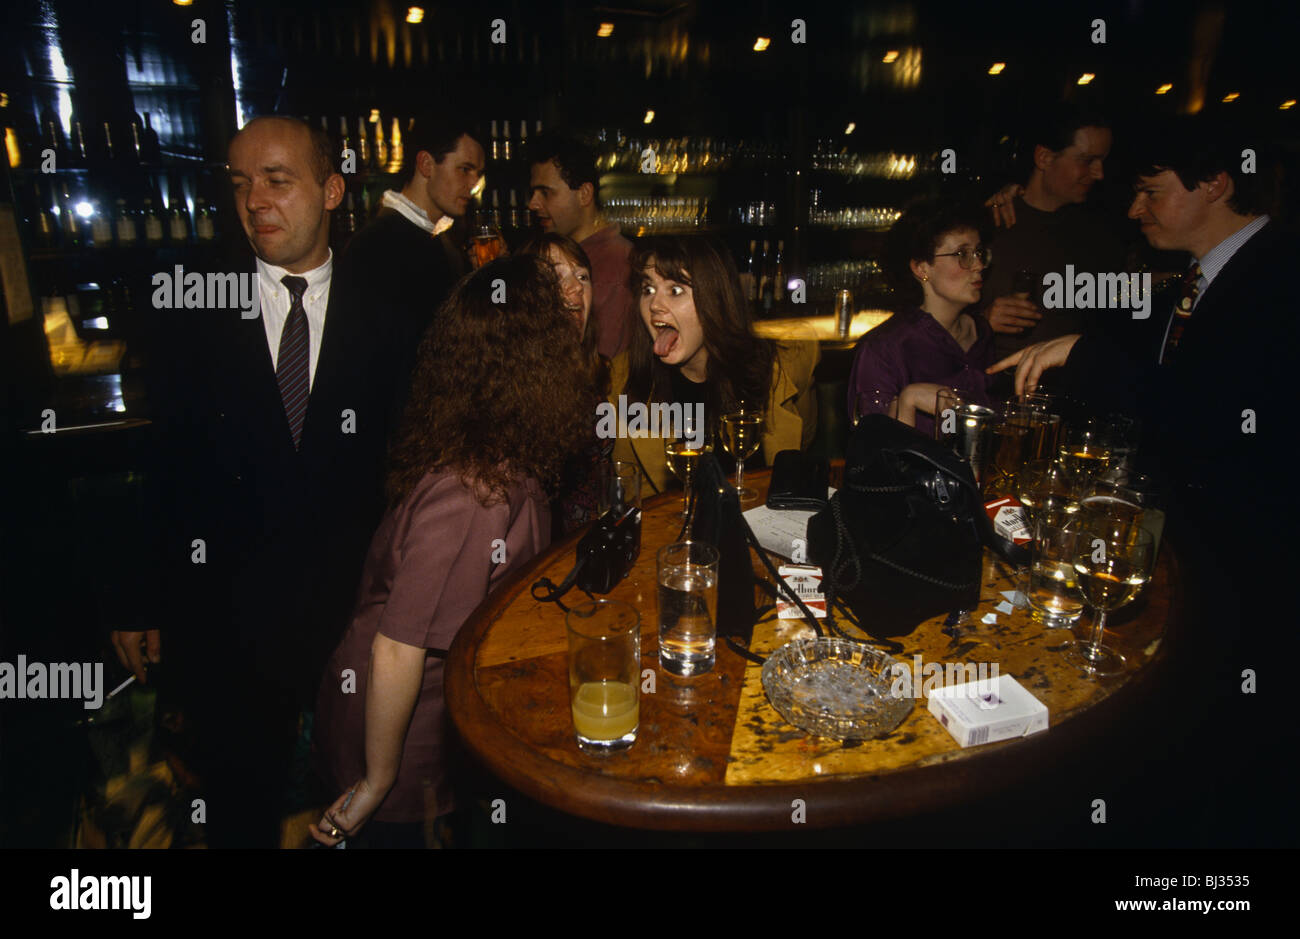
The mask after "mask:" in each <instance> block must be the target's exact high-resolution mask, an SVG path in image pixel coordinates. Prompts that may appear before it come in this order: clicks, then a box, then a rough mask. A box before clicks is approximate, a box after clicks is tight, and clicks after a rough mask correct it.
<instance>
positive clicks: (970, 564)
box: [808, 414, 1024, 637]
mask: <svg viewBox="0 0 1300 939" xmlns="http://www.w3.org/2000/svg"><path fill="white" fill-rule="evenodd" d="M985 545H990V546H992V547H994V548H995V549H997V550H999V551H1000V552H1002V553H1004V554H1006V555H1008V559H1009V560H1012V561H1013V562H1016V563H1020V562H1023V559H1024V555H1023V553H1021V552H1019V551H1013V550H1012V549H1011V548H1010V545H1009V544H1008V543H1007V542H1005V541H1004V540H1002V539H998V538H997V537H996V536H995V534H994V531H993V525H992V523H991V522H990V520H989V518H988V516H987V515H986V514H985V512H984V505H983V502H982V501H981V499H980V493H979V488H978V487H977V486H976V485H975V478H974V476H973V475H972V474H971V470H970V467H969V466H967V465H966V463H965V462H963V461H962V460H961V459H960V458H959V457H958V456H957V455H956V454H955V453H953V452H952V451H951V450H950V449H948V448H947V447H945V446H944V445H943V444H941V443H939V442H937V441H934V440H931V439H929V438H928V437H926V436H924V435H923V434H921V433H918V432H917V431H916V430H914V429H913V428H911V427H908V426H906V425H905V424H901V423H899V422H898V421H896V420H894V419H893V418H890V417H887V416H886V415H883V414H871V415H868V416H866V417H865V418H863V420H862V422H861V423H860V424H858V426H857V427H856V428H855V429H854V431H853V433H852V435H851V436H850V438H849V443H848V448H847V451H846V453H845V466H844V485H843V486H842V487H841V488H840V489H839V490H838V491H837V492H836V493H835V495H834V496H832V497H831V500H830V503H829V504H828V505H827V506H826V508H825V509H823V510H822V511H820V512H818V513H817V514H816V515H814V516H813V517H812V518H811V519H809V520H808V554H809V558H810V560H811V561H812V562H813V563H815V564H819V565H820V566H821V568H822V571H823V574H824V579H823V584H824V585H825V587H826V588H827V592H828V596H827V600H828V605H829V604H830V603H831V602H833V599H840V600H842V601H844V602H846V603H847V604H848V606H849V608H850V609H851V610H852V611H853V613H854V615H855V617H856V619H857V622H858V625H859V626H860V627H861V628H862V629H863V630H864V631H865V632H867V633H868V634H869V635H871V636H874V637H886V636H902V635H906V634H907V633H910V632H911V631H912V630H914V629H915V628H916V627H917V626H919V625H920V624H921V623H923V622H924V621H925V620H927V619H930V618H931V617H933V616H938V615H940V614H944V613H954V612H956V611H959V610H973V609H974V608H975V607H976V606H977V605H978V604H979V596H980V578H981V574H982V569H983V555H982V549H983V547H984V546H985Z"/></svg>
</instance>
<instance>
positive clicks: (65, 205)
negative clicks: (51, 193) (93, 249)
mask: <svg viewBox="0 0 1300 939" xmlns="http://www.w3.org/2000/svg"><path fill="white" fill-rule="evenodd" d="M59 231H60V232H61V234H62V238H63V250H65V251H70V250H73V249H75V248H80V247H81V245H82V240H83V239H82V237H81V222H80V220H79V219H78V218H77V210H76V206H75V203H74V202H73V200H72V195H71V194H70V193H69V192H68V184H67V183H64V184H63V197H62V199H61V200H60V203H59Z"/></svg>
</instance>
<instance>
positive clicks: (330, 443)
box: [154, 259, 404, 702]
mask: <svg viewBox="0 0 1300 939" xmlns="http://www.w3.org/2000/svg"><path fill="white" fill-rule="evenodd" d="M336 263H337V259H336ZM243 269H244V270H247V271H253V272H255V264H254V263H252V261H251V259H248V260H247V261H246V262H245V266H244V267H243ZM340 274H341V272H340V271H339V269H338V267H337V266H336V267H335V269H334V272H333V277H332V283H331V285H330V293H329V304H328V308H327V313H326V317H325V328H324V333H323V336H322V342H321V347H320V353H319V358H318V363H317V367H316V372H315V378H314V381H313V384H312V388H311V394H310V398H309V401H308V406H307V414H306V419H305V423H304V427H303V436H302V445H301V449H300V450H298V451H295V450H294V446H293V441H292V438H291V436H290V432H289V425H288V421H287V419H286V417H285V414H284V407H283V404H282V403H281V400H280V392H279V388H278V386H277V385H276V381H275V372H274V370H273V368H272V365H271V355H270V351H269V349H268V346H267V340H266V333H265V328H264V326H263V322H262V319H261V317H260V315H259V316H258V317H257V318H255V319H242V318H241V316H240V313H239V311H238V310H219V311H216V310H204V311H188V310H186V311H161V312H160V314H159V323H158V328H157V331H156V333H155V334H156V335H157V336H158V337H159V338H160V339H161V343H160V348H159V349H158V350H156V354H158V353H160V354H161V357H162V358H163V359H164V361H162V362H161V363H158V364H160V365H161V366H162V367H161V368H159V369H157V372H158V377H159V385H158V387H157V388H156V389H155V393H154V394H155V405H156V408H157V412H158V413H157V415H156V416H157V424H158V431H159V435H158V443H159V446H158V448H157V449H158V452H157V457H158V459H157V461H156V464H155V477H156V480H155V481H156V483H157V484H158V485H157V489H156V491H157V494H158V495H157V501H156V503H155V508H156V511H157V516H158V518H157V534H158V550H159V552H160V555H161V557H162V559H163V570H164V572H165V577H166V582H165V583H164V584H163V585H162V587H163V589H162V590H160V592H159V600H160V601H161V608H160V609H159V610H158V611H157V614H156V615H157V616H158V617H159V622H160V625H161V626H162V627H163V628H164V630H165V632H164V636H165V637H166V638H165V642H166V643H167V644H168V645H169V647H170V648H171V649H172V650H173V651H175V652H182V653H183V655H184V661H185V663H186V665H187V666H188V669H187V673H188V674H192V675H201V673H202V672H203V670H204V669H205V668H210V669H212V670H213V671H216V672H228V673H235V674H238V673H242V672H244V671H245V670H249V669H251V670H252V672H253V674H254V675H256V676H258V677H259V678H260V679H262V680H269V681H273V682H275V683H278V684H280V685H281V687H285V688H292V689H294V691H295V693H296V694H297V695H298V697H299V698H300V700H302V701H303V702H310V701H311V700H312V699H313V698H314V695H315V692H316V689H317V687H318V684H319V681H320V674H321V669H322V667H323V665H324V662H325V660H326V658H327V657H328V655H329V653H330V652H331V651H332V650H333V648H334V645H335V644H336V643H337V641H338V639H339V638H340V636H341V635H342V633H343V630H344V629H345V627H346V625H347V623H348V619H349V616H350V614H351V612H352V606H353V603H354V601H355V597H356V591H357V586H358V580H359V578H360V575H361V569H362V564H363V562H364V559H365V554H366V550H367V548H368V546H369V542H370V538H371V536H372V534H373V532H374V530H375V528H376V526H377V525H378V522H379V519H380V517H381V515H382V511H383V508H384V500H383V474H384V470H385V464H386V448H387V444H388V440H389V437H390V434H391V433H392V430H393V427H392V424H393V421H394V419H395V407H394V400H395V399H396V398H397V397H398V396H400V395H401V394H402V393H404V389H399V388H398V387H397V384H396V383H397V379H396V377H395V375H394V371H393V368H392V362H393V358H394V355H395V353H394V351H393V345H394V330H393V322H394V320H393V317H392V316H391V315H386V314H387V313H388V311H385V310H383V309H375V308H372V307H370V306H369V305H367V304H366V303H365V302H363V301H364V292H363V291H362V290H361V289H360V285H358V284H356V283H355V282H352V281H350V280H348V279H347V278H346V277H345V276H344V277H341V276H340ZM196 539H202V541H203V542H204V550H205V552H206V559H205V563H202V564H196V563H193V555H194V552H195V548H194V547H193V542H194V541H195V540H196Z"/></svg>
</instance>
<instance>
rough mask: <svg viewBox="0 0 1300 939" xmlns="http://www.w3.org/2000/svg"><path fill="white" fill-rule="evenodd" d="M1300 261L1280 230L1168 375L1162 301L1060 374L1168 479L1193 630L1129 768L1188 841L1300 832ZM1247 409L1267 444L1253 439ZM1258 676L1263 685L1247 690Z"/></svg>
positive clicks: (1229, 286) (1178, 620)
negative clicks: (1129, 432) (1289, 730)
mask: <svg viewBox="0 0 1300 939" xmlns="http://www.w3.org/2000/svg"><path fill="white" fill-rule="evenodd" d="M1295 265H1296V239H1295V238H1294V237H1292V236H1290V235H1289V234H1287V233H1285V232H1283V231H1282V229H1281V228H1280V227H1279V225H1278V223H1277V222H1276V221H1270V222H1269V223H1268V224H1267V225H1265V226H1264V228H1262V229H1261V230H1260V231H1259V232H1257V233H1256V234H1255V235H1254V236H1253V237H1252V238H1251V239H1250V240H1249V241H1247V242H1246V243H1245V244H1243V245H1242V246H1241V247H1240V248H1239V249H1238V250H1237V252H1236V254H1234V255H1233V256H1232V258H1231V259H1230V260H1229V261H1228V263H1227V264H1226V265H1225V266H1224V267H1223V269H1222V270H1221V271H1220V272H1219V274H1218V276H1217V277H1215V279H1214V281H1213V282H1212V283H1211V284H1210V285H1209V287H1208V288H1207V289H1206V290H1205V292H1204V293H1203V294H1202V296H1201V299H1200V302H1199V303H1198V304H1197V305H1196V308H1195V310H1194V312H1193V314H1192V316H1191V318H1190V320H1189V321H1188V322H1187V324H1186V328H1185V330H1184V332H1183V336H1182V339H1181V341H1180V343H1179V346H1178V350H1177V353H1176V356H1175V358H1174V360H1173V361H1172V362H1171V363H1170V364H1168V365H1157V364H1156V363H1157V356H1158V355H1159V352H1160V348H1161V346H1162V342H1163V338H1164V334H1165V327H1166V326H1167V324H1168V322H1169V318H1170V315H1171V313H1172V304H1165V305H1163V307H1162V308H1153V310H1152V316H1151V321H1150V322H1149V323H1146V324H1140V323H1139V324H1134V327H1133V330H1132V332H1133V336H1132V337H1131V341H1130V342H1129V343H1127V349H1122V348H1121V347H1120V344H1119V343H1117V342H1116V340H1115V338H1114V337H1111V338H1110V339H1103V338H1101V337H1098V336H1086V337H1084V338H1082V339H1080V340H1079V341H1078V343H1076V344H1075V347H1074V349H1073V350H1072V352H1071V354H1070V359H1069V362H1068V364H1067V366H1066V367H1065V368H1064V369H1062V371H1063V372H1064V373H1066V377H1067V378H1068V379H1069V380H1070V383H1071V385H1072V386H1073V390H1075V392H1076V393H1079V394H1081V395H1090V396H1091V397H1092V400H1093V401H1094V402H1099V403H1104V404H1106V405H1107V406H1116V407H1124V406H1128V407H1130V408H1132V409H1134V410H1135V412H1136V413H1138V414H1140V415H1141V417H1142V420H1143V422H1144V426H1145V429H1146V434H1145V440H1144V443H1143V445H1142V446H1143V449H1144V451H1145V453H1143V452H1140V453H1139V456H1140V457H1141V456H1143V455H1146V456H1154V457H1155V458H1156V464H1155V467H1154V468H1155V469H1157V470H1158V471H1159V472H1160V473H1161V475H1162V477H1163V479H1164V480H1165V483H1164V485H1165V490H1164V493H1165V498H1166V502H1167V511H1168V518H1167V521H1166V525H1165V536H1164V541H1163V544H1164V545H1166V546H1171V547H1172V548H1174V549H1175V553H1176V556H1177V559H1178V562H1179V565H1178V573H1179V579H1180V583H1179V590H1180V592H1181V594H1182V603H1181V606H1180V607H1178V608H1177V609H1176V611H1175V612H1174V613H1173V617H1174V619H1173V623H1174V626H1176V627H1177V629H1178V632H1179V635H1178V637H1177V641H1171V642H1169V643H1167V649H1166V650H1164V651H1167V652H1169V657H1168V658H1167V659H1166V665H1167V666H1168V676H1169V678H1168V684H1167V685H1165V686H1164V687H1163V688H1162V689H1161V690H1160V691H1159V692H1154V691H1153V692H1152V693H1150V694H1149V695H1148V696H1147V697H1146V698H1145V699H1144V701H1143V706H1142V707H1141V708H1139V709H1136V710H1137V711H1140V713H1129V714H1128V715H1126V718H1125V721H1126V723H1130V724H1131V726H1130V728H1129V729H1130V732H1132V733H1134V734H1138V735H1139V736H1140V741H1139V744H1138V745H1137V747H1136V748H1135V750H1134V751H1133V752H1132V753H1131V754H1129V755H1127V756H1125V757H1123V758H1121V759H1122V760H1126V761H1127V762H1128V764H1129V765H1130V766H1132V767H1136V768H1140V772H1141V774H1142V775H1143V778H1144V779H1145V780H1146V783H1145V789H1144V792H1146V793H1149V792H1155V791H1158V792H1160V793H1162V795H1161V796H1160V797H1159V800H1160V801H1162V802H1163V801H1165V794H1167V793H1169V794H1173V795H1172V796H1171V798H1170V800H1169V804H1168V805H1167V806H1164V807H1163V811H1165V812H1166V813H1167V814H1169V815H1170V817H1171V819H1172V820H1173V821H1172V825H1173V827H1174V829H1176V832H1177V833H1176V835H1175V837H1178V838H1179V839H1180V840H1183V841H1187V842H1188V843H1191V844H1197V843H1202V842H1201V841H1200V840H1198V839H1203V843H1205V844H1209V845H1227V844H1254V845H1265V844H1293V843H1294V839H1295V838H1296V837H1297V836H1300V830H1298V827H1297V819H1296V811H1295V800H1294V798H1293V796H1292V793H1291V791H1290V789H1291V782H1290V774H1288V773H1284V772H1279V764H1278V763H1277V760H1278V758H1279V754H1278V744H1277V741H1278V739H1280V734H1279V731H1280V730H1281V729H1282V727H1281V725H1280V721H1281V720H1282V719H1283V715H1284V714H1285V703H1284V702H1283V701H1282V695H1283V694H1291V693H1293V692H1292V691H1291V690H1290V688H1291V686H1290V682H1289V681H1288V680H1287V678H1286V675H1285V674H1284V670H1285V668H1286V664H1285V663H1288V662H1290V661H1292V659H1291V658H1290V657H1289V655H1288V653H1287V650H1288V649H1290V648H1293V647H1294V645H1295V638H1294V637H1295V630H1294V628H1293V626H1292V624H1291V622H1290V620H1291V618H1292V616H1293V611H1294V608H1295V604H1294V602H1293V599H1292V597H1291V592H1290V588H1291V587H1292V586H1293V583H1292V581H1293V580H1294V578H1295V560H1296V556H1297V551H1296V544H1297V541H1296V539H1297V536H1298V535H1300V512H1297V509H1296V486H1295V483H1294V481H1295V479H1296V478H1297V477H1296V460H1295V456H1294V431H1293V430H1291V429H1290V427H1289V425H1290V423H1291V421H1292V420H1293V417H1292V415H1293V414H1294V408H1295V405H1294V401H1295V399H1296V392H1295V388H1294V385H1295V380H1294V375H1295V372H1296V366H1295V362H1296V349H1297V337H1298V331H1297V322H1296V321H1297V314H1298V313H1300V309H1298V307H1300V302H1298V301H1297V295H1296V286H1295V281H1294V280H1293V279H1292V278H1291V277H1290V276H1289V275H1290V273H1291V272H1292V271H1293V270H1294V269H1295ZM1248 410H1249V411H1253V412H1254V415H1255V422H1256V426H1255V430H1256V432H1255V433H1244V432H1243V425H1244V424H1246V423H1247V422H1248V420H1249V416H1246V417H1243V413H1242V412H1243V411H1248ZM1284 441H1285V443H1284ZM1288 444H1289V446H1288ZM1160 550H1161V553H1162V554H1164V553H1165V551H1167V550H1168V548H1167V547H1162V548H1161V549H1160ZM1138 602H1139V604H1140V603H1141V602H1142V601H1141V599H1139V601H1138ZM1122 617H1123V611H1120V616H1119V617H1118V618H1116V619H1114V620H1113V621H1114V622H1115V628H1116V629H1119V630H1123V628H1124V625H1123V623H1124V620H1123V618H1122ZM1166 638H1167V639H1168V638H1170V637H1166ZM1250 673H1254V674H1255V678H1254V681H1255V682H1256V687H1255V689H1254V693H1244V691H1245V684H1246V682H1247V680H1248V676H1249V674H1250ZM1142 721H1145V722H1146V724H1145V729H1144V730H1138V729H1137V728H1138V727H1139V726H1141V722H1142ZM1132 722H1137V723H1132ZM1206 744H1209V746H1208V747H1207V746H1206ZM1162 747H1168V748H1169V749H1170V751H1171V752H1172V755H1168V754H1166V755H1165V758H1166V759H1169V760H1170V761H1171V762H1170V763H1168V764H1160V763H1159V762H1158V759H1159V754H1160V751H1161V748H1162ZM1117 752H1118V751H1117Z"/></svg>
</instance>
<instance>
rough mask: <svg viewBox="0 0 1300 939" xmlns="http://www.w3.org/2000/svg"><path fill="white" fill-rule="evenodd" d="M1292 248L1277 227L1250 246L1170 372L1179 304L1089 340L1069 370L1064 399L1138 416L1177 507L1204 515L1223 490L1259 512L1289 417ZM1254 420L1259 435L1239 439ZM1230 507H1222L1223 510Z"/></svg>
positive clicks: (1205, 305) (1208, 294) (1218, 286)
mask: <svg viewBox="0 0 1300 939" xmlns="http://www.w3.org/2000/svg"><path fill="white" fill-rule="evenodd" d="M1296 246H1297V241H1296V239H1295V238H1293V237H1289V236H1288V235H1286V234H1285V233H1284V232H1283V231H1282V229H1281V228H1280V227H1279V225H1278V223H1277V222H1276V221H1270V222H1269V223H1268V224H1267V225H1265V226H1264V227H1263V228H1262V229H1261V230H1260V231H1258V232H1256V233H1255V235H1254V236H1253V237H1252V238H1251V239H1250V240H1248V241H1247V242H1246V243H1245V244H1243V245H1242V246H1241V247H1240V248H1239V249H1238V250H1237V252H1236V254H1234V255H1233V256H1232V258H1231V259H1230V260H1229V261H1228V263H1227V264H1226V265H1224V267H1223V269H1222V270H1221V271H1219V274H1218V276H1217V277H1215V279H1214V280H1213V282H1211V283H1210V285H1209V286H1208V287H1207V288H1206V290H1205V292H1204V293H1203V294H1202V296H1201V297H1200V300H1199V302H1198V303H1197V305H1196V308H1195V310H1194V312H1193V314H1192V317H1191V319H1190V320H1189V321H1188V323H1187V325H1186V328H1185V331H1184V333H1183V336H1182V339H1181V341H1180V343H1179V346H1178V349H1177V351H1176V355H1175V357H1174V359H1173V361H1172V363H1170V364H1167V365H1159V364H1157V363H1158V361H1159V356H1160V351H1161V348H1162V347H1163V343H1164V336H1165V331H1166V327H1167V326H1168V324H1169V320H1170V318H1171V316H1172V312H1173V303H1174V302H1175V301H1176V297H1174V296H1166V297H1164V298H1163V300H1162V301H1161V302H1158V303H1157V304H1156V305H1153V307H1152V311H1151V317H1150V319H1148V320H1145V321H1136V320H1135V321H1132V322H1131V323H1128V324H1124V325H1123V326H1121V327H1119V328H1118V329H1116V330H1114V331H1113V332H1112V333H1111V334H1110V335H1107V336H1101V335H1085V336H1084V337H1083V338H1081V339H1080V340H1079V341H1078V343H1076V344H1075V346H1074V349H1073V350H1072V351H1071V353H1070V359H1069V362H1068V363H1067V364H1066V367H1065V368H1064V369H1063V370H1062V371H1063V376H1062V377H1063V378H1064V379H1065V385H1064V390H1067V391H1070V392H1073V393H1075V394H1077V395H1078V396H1080V397H1082V398H1083V399H1084V400H1088V401H1092V402H1094V403H1095V404H1097V405H1098V406H1104V407H1112V408H1115V409H1117V410H1123V411H1127V412H1130V413H1135V414H1137V415H1139V416H1140V417H1141V418H1142V420H1143V425H1144V444H1143V450H1144V451H1145V455H1146V456H1148V457H1154V458H1155V459H1156V460H1157V461H1158V463H1157V464H1156V468H1157V469H1159V470H1160V471H1161V474H1162V475H1164V476H1165V477H1166V478H1167V480H1168V481H1169V482H1170V483H1171V484H1172V486H1173V487H1174V488H1173V489H1172V490H1171V492H1170V495H1171V498H1172V499H1173V500H1174V501H1181V500H1184V499H1186V500H1191V501H1193V502H1195V503H1196V504H1197V506H1198V508H1201V507H1205V506H1203V505H1202V503H1204V502H1205V501H1206V500H1210V501H1211V502H1213V501H1218V500H1215V499H1214V496H1215V494H1217V493H1220V492H1227V493H1232V496H1231V498H1232V501H1233V503H1234V504H1235V505H1234V507H1233V508H1232V509H1231V511H1233V512H1237V511H1239V507H1240V505H1241V504H1242V502H1243V501H1244V502H1246V503H1249V504H1251V505H1255V506H1258V505H1259V504H1260V503H1259V501H1258V500H1259V498H1260V497H1263V496H1265V495H1266V493H1264V492H1263V491H1262V490H1261V488H1260V487H1259V486H1258V485H1256V483H1257V481H1258V473H1259V472H1260V471H1261V470H1262V469H1263V468H1265V467H1266V466H1267V465H1268V464H1269V462H1270V461H1271V460H1273V459H1276V458H1277V457H1278V455H1279V454H1278V453H1276V452H1274V453H1269V452H1266V450H1265V441H1266V440H1271V439H1273V438H1272V434H1273V433H1276V432H1277V431H1278V430H1279V429H1280V428H1281V427H1282V425H1283V421H1284V420H1286V416H1285V410H1283V409H1284V408H1285V409H1286V410H1289V406H1287V405H1286V402H1285V397H1284V395H1285V394H1286V392H1285V391H1284V386H1287V385H1290V384H1292V382H1291V380H1290V378H1291V376H1290V371H1291V369H1293V368H1294V366H1293V365H1292V364H1291V363H1292V362H1293V361H1294V355H1295V349H1296V339H1297V335H1298V331H1297V322H1296V306H1297V290H1296V287H1295V284H1294V282H1293V281H1291V279H1290V278H1289V277H1287V276H1286V272H1287V271H1288V270H1290V269H1291V268H1293V267H1294V265H1295V257H1296V254H1295V249H1296ZM1247 410H1250V411H1253V412H1254V413H1255V418H1256V424H1257V429H1258V432H1256V433H1253V434H1251V433H1243V431H1242V427H1243V424H1244V423H1245V422H1246V421H1247V420H1248V416H1243V411H1247ZM1225 508H1227V507H1226V506H1225Z"/></svg>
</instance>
